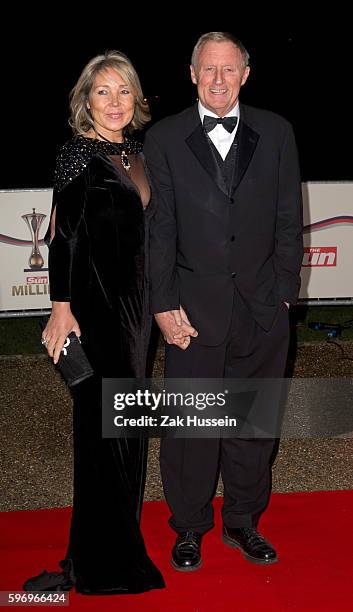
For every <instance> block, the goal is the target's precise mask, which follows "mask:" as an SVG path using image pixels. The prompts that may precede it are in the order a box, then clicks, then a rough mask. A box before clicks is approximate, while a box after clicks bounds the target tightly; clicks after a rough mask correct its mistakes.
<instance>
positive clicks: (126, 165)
mask: <svg viewBox="0 0 353 612" xmlns="http://www.w3.org/2000/svg"><path fill="white" fill-rule="evenodd" d="M120 159H121V165H122V167H123V168H124V169H125V170H130V168H131V164H130V162H129V158H128V156H127V155H126V153H125V151H122V153H121V156H120Z"/></svg>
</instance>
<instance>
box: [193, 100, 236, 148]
mask: <svg viewBox="0 0 353 612" xmlns="http://www.w3.org/2000/svg"><path fill="white" fill-rule="evenodd" d="M198 107H199V115H200V119H201V123H202V124H203V118H204V115H209V116H210V117H216V118H218V115H216V114H215V113H212V112H211V111H209V110H207V108H205V107H204V106H203V105H202V104H201V102H200V101H199V103H198ZM225 117H238V121H237V125H236V126H235V128H234V130H233V132H231V133H229V132H227V130H226V129H224V127H223V125H222V124H220V123H219V124H218V125H216V127H215V128H214V129H213V130H211V131H210V132H208V136H209V137H210V138H211V140H212V142H213V144H214V146H215V147H216V149H217V151H218V153H219V154H220V156H221V157H222V159H223V160H224V159H225V158H226V157H227V155H228V152H229V149H230V147H231V146H232V144H233V140H234V137H235V134H236V133H237V129H238V125H239V117H240V111H239V102H237V103H236V105H235V106H234V108H232V110H231V111H229V113H227V114H226V115H225Z"/></svg>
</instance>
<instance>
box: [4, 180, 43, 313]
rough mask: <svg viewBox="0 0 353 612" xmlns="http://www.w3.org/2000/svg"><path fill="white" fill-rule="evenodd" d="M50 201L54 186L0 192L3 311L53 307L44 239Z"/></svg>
mask: <svg viewBox="0 0 353 612" xmlns="http://www.w3.org/2000/svg"><path fill="white" fill-rule="evenodd" d="M51 200H52V189H26V190H13V191H0V260H1V275H0V311H1V312H2V313H4V312H5V311H11V312H13V314H15V313H16V312H21V311H24V310H25V311H26V310H42V309H46V308H50V307H51V303H50V298H49V277H48V247H47V246H46V245H45V243H44V242H43V237H44V234H45V232H46V230H47V226H48V223H49V216H50V208H51ZM11 312H10V314H11Z"/></svg>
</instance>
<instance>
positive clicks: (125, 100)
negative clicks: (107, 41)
mask: <svg viewBox="0 0 353 612" xmlns="http://www.w3.org/2000/svg"><path fill="white" fill-rule="evenodd" d="M88 100H89V103H88V108H89V109H90V111H91V116H92V119H93V123H94V127H95V130H96V131H97V132H98V133H99V134H101V135H102V136H104V137H105V138H107V139H108V140H110V141H113V142H123V140H124V137H123V129H124V127H126V126H127V125H128V124H129V123H130V122H131V120H132V118H133V116H134V112H135V94H134V92H133V91H132V89H131V87H130V86H129V85H128V83H127V82H126V81H125V80H124V79H123V78H122V77H121V76H120V74H119V73H118V72H116V70H114V69H113V68H107V69H106V70H103V71H102V72H99V73H98V74H97V76H96V78H95V80H94V83H93V86H92V89H91V92H90V94H89V97H88Z"/></svg>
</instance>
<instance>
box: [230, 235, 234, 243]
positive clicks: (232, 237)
mask: <svg viewBox="0 0 353 612" xmlns="http://www.w3.org/2000/svg"><path fill="white" fill-rule="evenodd" d="M234 240H235V236H234V234H233V235H232V236H231V237H230V241H231V242H234Z"/></svg>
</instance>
